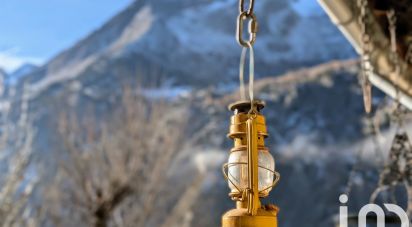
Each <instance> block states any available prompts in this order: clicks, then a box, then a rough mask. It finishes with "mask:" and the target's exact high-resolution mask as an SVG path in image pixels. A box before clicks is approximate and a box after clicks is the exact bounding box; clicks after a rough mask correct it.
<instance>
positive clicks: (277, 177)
mask: <svg viewBox="0 0 412 227" xmlns="http://www.w3.org/2000/svg"><path fill="white" fill-rule="evenodd" d="M236 165H247V163H246V162H232V163H225V164H223V166H222V172H223V176H224V177H225V179H226V180H228V181H229V182H230V183H231V184H232V185H233V186H234V187H235V188H236V189H237V190H238V192H242V191H243V190H240V189H239V187H238V186H237V185H236V184H235V183H234V182H233V181H232V180H231V179H230V178H229V175H231V174H230V172H229V168H230V167H232V166H236ZM258 167H259V168H262V169H265V170H267V171H269V172H271V173H273V177H274V179H273V182H272V184H271V185H270V186H268V187H266V188H264V189H262V190H259V194H263V192H264V191H266V190H268V189H271V188H274V187H275V186H276V185H277V183H278V182H279V180H280V174H279V173H278V172H276V171H273V170H271V169H269V168H266V167H264V166H259V165H258ZM226 172H227V173H226ZM231 177H233V176H232V175H231Z"/></svg>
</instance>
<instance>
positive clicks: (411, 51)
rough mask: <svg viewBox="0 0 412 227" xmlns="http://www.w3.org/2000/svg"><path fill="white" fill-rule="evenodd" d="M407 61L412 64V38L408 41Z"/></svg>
mask: <svg viewBox="0 0 412 227" xmlns="http://www.w3.org/2000/svg"><path fill="white" fill-rule="evenodd" d="M405 62H406V63H407V64H410V65H412V40H410V41H409V43H408V50H407V51H406V55H405Z"/></svg>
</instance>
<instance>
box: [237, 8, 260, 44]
mask: <svg viewBox="0 0 412 227" xmlns="http://www.w3.org/2000/svg"><path fill="white" fill-rule="evenodd" d="M254 5H255V0H250V2H249V7H248V9H247V10H245V8H246V7H245V0H239V16H238V19H237V29H236V39H237V42H238V43H239V45H241V46H242V47H246V48H250V47H252V46H253V44H254V43H255V42H256V34H257V32H258V22H257V18H256V16H255V14H254V12H253V9H254ZM245 21H249V29H248V32H249V39H248V40H247V41H245V40H244V39H243V28H244V23H245Z"/></svg>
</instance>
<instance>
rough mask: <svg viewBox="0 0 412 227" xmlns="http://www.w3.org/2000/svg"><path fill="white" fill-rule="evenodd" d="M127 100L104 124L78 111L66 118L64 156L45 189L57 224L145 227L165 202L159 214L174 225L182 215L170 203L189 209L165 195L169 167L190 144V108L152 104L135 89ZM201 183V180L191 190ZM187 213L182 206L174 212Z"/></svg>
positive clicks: (62, 128) (50, 215)
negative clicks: (186, 137)
mask: <svg viewBox="0 0 412 227" xmlns="http://www.w3.org/2000/svg"><path fill="white" fill-rule="evenodd" d="M122 99H123V100H122V105H121V107H119V108H118V111H116V113H115V114H113V116H111V117H109V119H110V120H109V121H106V123H104V124H103V123H101V124H96V123H90V122H96V121H97V120H96V119H95V120H93V121H91V120H90V118H89V119H87V120H86V121H85V120H84V119H83V120H82V119H78V117H74V115H73V114H72V115H69V116H66V115H63V117H62V118H61V123H60V127H59V131H60V133H61V135H62V138H63V143H64V152H63V153H64V154H65V156H62V158H61V160H62V161H61V165H60V167H59V169H58V171H57V174H56V179H55V181H54V183H53V184H52V185H51V186H50V187H48V189H47V190H46V191H45V204H47V207H46V208H45V209H47V214H48V219H49V221H51V222H52V223H53V225H54V226H76V225H79V226H96V227H106V226H133V227H134V226H144V225H146V223H147V221H148V218H149V217H150V216H151V214H152V213H153V212H154V210H156V212H159V209H158V208H159V207H162V209H160V210H163V212H164V213H162V214H161V215H158V216H156V217H155V219H156V220H157V221H159V223H161V222H168V223H171V222H172V223H173V222H176V221H178V220H180V219H179V218H176V219H174V218H168V215H169V214H168V212H167V211H166V210H165V209H164V207H165V206H166V204H167V205H169V206H170V205H171V204H170V203H169V204H168V203H167V202H166V201H177V204H178V205H176V206H180V207H185V208H189V207H190V206H185V205H183V204H182V202H179V201H182V200H181V199H180V198H175V197H174V198H168V197H170V196H172V195H171V194H173V193H170V194H168V193H165V189H167V183H168V181H169V179H168V178H169V176H168V170H169V167H170V165H171V163H172V162H173V160H174V158H175V156H176V154H177V152H178V151H179V150H180V149H182V147H183V146H184V145H183V144H184V140H183V138H182V136H183V135H184V128H185V127H184V126H185V119H186V110H185V108H173V109H172V108H168V105H167V104H166V103H163V102H149V101H148V100H146V99H145V98H143V97H142V96H139V95H134V94H133V93H132V92H131V91H130V90H126V92H125V95H124V97H123V98H122ZM196 179H201V178H196ZM198 187H200V183H199V180H197V181H195V182H191V183H190V184H189V185H187V190H188V191H190V188H198ZM178 195H179V196H180V197H183V196H184V195H182V194H181V193H178ZM173 196H174V194H173ZM159 198H160V200H159ZM162 201H163V202H162ZM190 201H194V199H193V200H188V202H190ZM172 208H173V206H172ZM185 211H186V210H185V209H177V210H176V209H175V210H174V211H173V215H174V216H176V217H180V216H182V215H183V214H179V212H185ZM160 217H163V218H160ZM174 220H176V221H174ZM175 224H177V223H175ZM172 225H173V224H172Z"/></svg>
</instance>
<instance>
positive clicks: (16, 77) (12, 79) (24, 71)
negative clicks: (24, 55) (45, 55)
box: [7, 63, 39, 85]
mask: <svg viewBox="0 0 412 227" xmlns="http://www.w3.org/2000/svg"><path fill="white" fill-rule="evenodd" d="M38 68H39V66H37V65H34V64H30V63H26V64H23V65H22V66H20V67H19V68H18V69H16V70H15V71H14V72H12V73H10V74H9V75H8V76H7V83H8V84H11V85H14V84H16V83H18V82H19V81H20V80H21V79H22V78H24V77H25V76H27V75H29V74H30V73H32V72H34V71H36V70H37V69H38Z"/></svg>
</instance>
